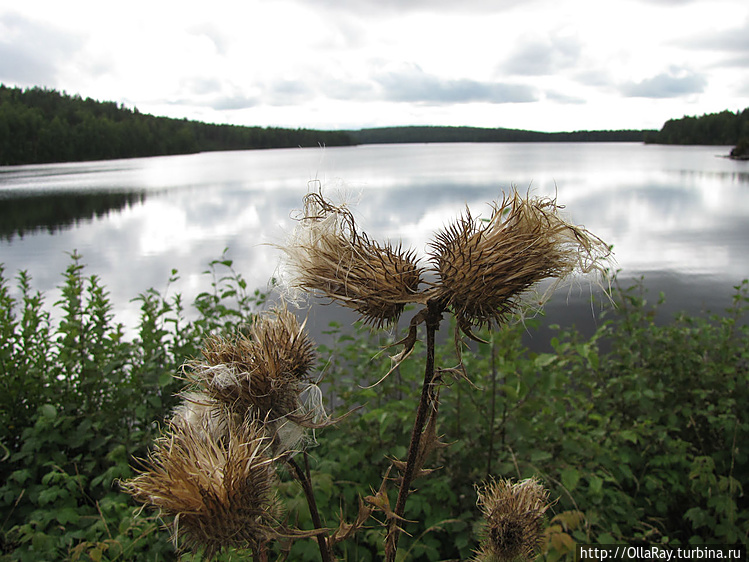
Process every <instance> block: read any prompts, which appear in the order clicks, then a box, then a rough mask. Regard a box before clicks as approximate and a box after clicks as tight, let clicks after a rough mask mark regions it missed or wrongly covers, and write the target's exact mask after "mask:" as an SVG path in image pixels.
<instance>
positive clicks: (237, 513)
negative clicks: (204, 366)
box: [123, 422, 282, 558]
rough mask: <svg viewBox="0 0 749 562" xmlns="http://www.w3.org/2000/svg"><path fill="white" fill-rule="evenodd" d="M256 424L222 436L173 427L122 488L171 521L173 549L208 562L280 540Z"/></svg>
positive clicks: (271, 478) (264, 444) (265, 446)
mask: <svg viewBox="0 0 749 562" xmlns="http://www.w3.org/2000/svg"><path fill="white" fill-rule="evenodd" d="M268 451H269V442H268V439H267V438H266V437H265V436H264V434H263V430H262V428H261V427H260V426H259V425H258V424H256V423H255V422H249V423H244V424H241V425H238V426H237V425H234V424H232V425H231V427H230V428H229V431H227V433H226V436H225V437H224V438H223V439H221V440H216V439H214V438H213V436H212V435H211V434H210V433H206V432H204V431H201V429H200V428H199V427H196V426H195V425H191V424H187V423H176V424H172V425H171V427H170V430H169V432H168V433H167V434H165V435H164V436H162V437H161V438H160V439H159V440H158V441H157V442H156V445H155V449H154V451H153V452H152V453H151V455H150V456H149V458H148V461H147V463H146V465H147V468H146V470H145V471H144V472H142V473H141V474H140V475H138V476H136V477H135V478H133V479H131V480H129V481H127V482H125V483H123V488H124V490H125V491H126V492H127V493H129V494H130V495H132V496H133V497H134V498H135V499H136V500H137V501H139V502H141V503H144V504H146V505H149V506H152V507H155V508H158V509H160V510H161V512H162V513H163V514H165V515H168V516H172V517H174V519H173V522H172V523H171V528H172V535H173V539H174V541H175V544H180V543H181V544H182V546H184V547H186V548H188V549H192V550H199V549H203V551H204V553H205V555H206V556H207V557H208V558H210V557H212V556H213V555H214V554H215V553H216V552H217V551H218V550H220V549H221V548H224V547H239V548H257V546H258V545H260V544H262V543H265V542H267V541H268V540H271V539H273V538H276V537H277V536H279V533H280V532H281V531H282V530H281V526H280V525H279V523H278V516H279V509H278V503H277V500H276V497H275V492H274V485H275V471H274V468H273V459H272V458H271V457H270V456H269V455H268Z"/></svg>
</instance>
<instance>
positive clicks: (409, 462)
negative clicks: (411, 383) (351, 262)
mask: <svg viewBox="0 0 749 562" xmlns="http://www.w3.org/2000/svg"><path fill="white" fill-rule="evenodd" d="M443 310H444V306H443V304H442V302H441V301H439V300H434V299H430V300H429V301H427V316H426V320H425V325H426V333H427V334H426V336H427V338H426V339H427V341H426V343H427V356H426V365H425V367H424V383H423V385H422V387H421V398H420V399H419V406H418V408H417V410H416V419H415V420H414V425H413V429H412V431H411V443H410V444H409V446H408V455H407V457H406V467H405V469H404V471H403V476H402V480H401V484H400V490H399V491H398V499H397V500H396V503H395V511H394V513H395V517H394V518H393V519H391V520H390V524H389V528H388V534H387V539H386V546H385V560H386V561H387V562H394V561H395V553H396V551H397V549H398V537H399V536H400V531H401V529H400V527H399V526H398V520H402V519H403V514H404V513H405V511H406V501H407V500H408V496H409V490H410V488H411V482H413V479H414V474H415V472H416V468H417V467H416V462H417V457H418V454H419V447H420V445H421V438H422V434H423V432H424V426H425V425H426V422H427V419H428V417H429V408H430V406H433V405H434V404H433V402H434V387H433V383H434V375H435V370H434V365H435V362H434V347H435V334H436V333H437V330H438V329H439V325H440V322H441V320H442V312H443Z"/></svg>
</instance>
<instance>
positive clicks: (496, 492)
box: [474, 478, 549, 562]
mask: <svg viewBox="0 0 749 562" xmlns="http://www.w3.org/2000/svg"><path fill="white" fill-rule="evenodd" d="M477 494H478V499H477V501H476V503H477V505H478V506H479V508H480V509H481V512H482V514H483V516H484V527H483V539H482V541H481V545H480V549H479V551H478V552H477V555H476V558H475V559H474V561H475V562H512V561H517V562H524V561H529V560H533V559H534V558H535V557H536V556H537V555H538V553H539V552H540V549H541V546H542V543H543V538H544V534H543V531H544V514H545V512H546V510H547V509H548V507H549V493H548V491H547V490H546V489H545V488H544V487H543V486H542V485H541V484H539V483H538V481H537V480H535V479H534V478H527V479H525V480H521V481H520V482H514V483H513V482H512V481H511V480H492V481H490V482H489V483H487V484H486V485H485V486H483V487H479V488H478V489H477Z"/></svg>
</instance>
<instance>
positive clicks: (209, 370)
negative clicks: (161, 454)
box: [183, 306, 326, 454]
mask: <svg viewBox="0 0 749 562" xmlns="http://www.w3.org/2000/svg"><path fill="white" fill-rule="evenodd" d="M314 360H315V352H314V347H313V344H312V342H311V341H310V339H309V338H308V336H307V332H306V331H305V330H304V326H303V325H300V324H299V321H298V320H297V318H296V316H295V315H294V314H293V313H292V312H291V311H289V310H288V309H287V308H286V307H285V306H280V307H278V308H276V309H273V310H271V311H269V312H267V313H264V314H261V315H260V316H258V317H257V318H256V319H255V321H254V323H253V324H252V325H251V326H250V329H249V334H248V335H240V336H237V337H236V338H234V339H226V338H222V337H218V336H213V337H210V338H208V339H206V340H205V342H204V344H203V359H196V360H193V361H191V362H189V363H188V364H187V365H186V366H185V375H186V378H187V379H188V381H190V382H191V383H192V385H193V386H194V387H197V388H198V390H199V392H200V394H203V395H205V396H207V397H208V398H209V400H211V401H215V402H218V403H221V404H225V405H226V406H227V407H228V408H229V410H230V411H231V412H232V413H233V414H234V415H238V416H240V418H244V417H246V416H249V417H251V418H252V419H255V420H259V421H262V422H263V424H264V427H265V430H266V432H267V434H268V435H269V436H270V437H272V439H273V448H274V452H275V453H276V454H280V453H281V452H283V451H286V450H290V449H294V448H295V447H296V446H297V445H298V444H299V443H300V441H301V440H302V439H303V438H304V435H305V428H306V427H315V426H317V425H318V424H319V422H320V420H324V419H326V415H325V411H324V408H323V406H322V401H310V400H307V399H304V398H303V397H304V396H305V395H306V396H309V394H310V392H311V389H312V388H316V387H315V385H314V384H312V383H311V382H310V381H309V374H308V373H309V370H310V369H311V367H312V365H313V363H314ZM183 396H184V397H185V398H186V399H189V393H188V394H184V395H183ZM193 402H196V401H193ZM198 403H199V402H198ZM203 404H205V401H203ZM194 410H195V406H194V405H193V406H192V407H191V410H188V411H189V412H192V413H193V414H194V412H193V411H194ZM193 417H194V416H193ZM299 426H301V427H299Z"/></svg>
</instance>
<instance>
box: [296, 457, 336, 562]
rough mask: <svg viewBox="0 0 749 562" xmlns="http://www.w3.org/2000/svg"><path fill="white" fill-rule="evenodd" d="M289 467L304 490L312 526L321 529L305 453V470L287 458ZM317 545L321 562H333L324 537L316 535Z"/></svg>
mask: <svg viewBox="0 0 749 562" xmlns="http://www.w3.org/2000/svg"><path fill="white" fill-rule="evenodd" d="M286 462H288V464H289V466H290V467H291V468H292V469H293V470H294V474H295V475H296V478H297V480H299V483H300V484H301V485H302V490H304V496H305V497H306V498H307V505H308V506H309V512H310V515H311V516H312V524H313V525H314V526H315V529H322V528H323V526H322V520H321V519H320V512H319V511H318V509H317V502H316V501H315V492H314V491H313V490H312V479H311V478H310V474H309V464H308V463H307V453H306V452H305V453H304V465H305V470H302V467H300V466H299V465H298V464H297V462H296V461H295V460H294V459H293V458H289V459H288V460H287V461H286ZM316 538H317V545H318V546H319V547H320V556H321V557H322V560H323V562H333V555H332V553H331V552H330V546H329V543H328V540H327V537H326V536H325V535H322V534H321V535H317V537H316Z"/></svg>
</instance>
